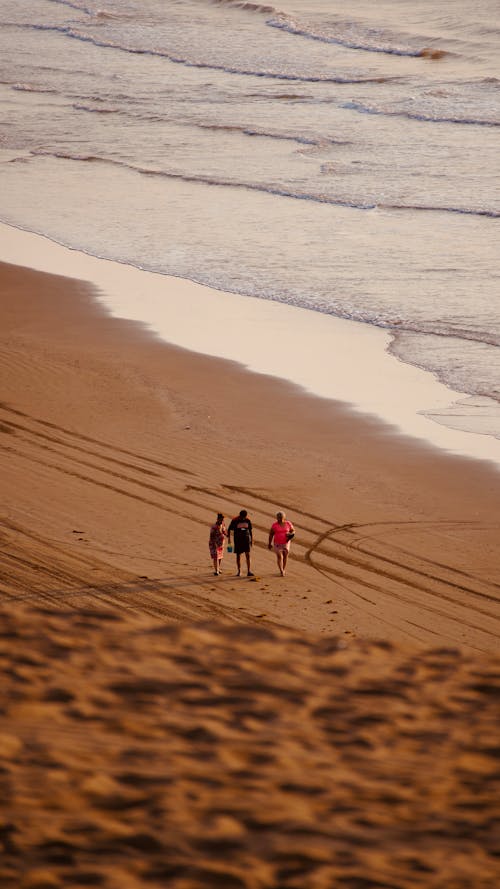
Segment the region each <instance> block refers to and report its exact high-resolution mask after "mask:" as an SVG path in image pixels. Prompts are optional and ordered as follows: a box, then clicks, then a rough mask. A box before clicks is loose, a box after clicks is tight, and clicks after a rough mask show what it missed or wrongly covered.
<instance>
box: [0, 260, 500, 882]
mask: <svg viewBox="0 0 500 889" xmlns="http://www.w3.org/2000/svg"><path fill="white" fill-rule="evenodd" d="M0 271H1V279H0V280H1V288H2V289H1V302H0V313H1V314H0V320H1V324H0V330H1V334H0V335H1V371H0V373H1V379H2V396H1V399H2V403H1V405H0V444H1V447H2V463H1V475H0V480H1V504H2V505H1V523H0V535H1V537H0V607H1V609H2V624H1V626H2V635H1V642H2V646H3V652H4V657H5V662H4V677H5V681H4V683H3V688H2V700H1V701H0V758H1V760H2V771H1V772H0V775H1V780H2V782H3V790H2V797H3V800H4V801H6V805H4V807H3V809H2V810H1V811H0V827H1V830H0V842H3V845H4V860H3V864H2V865H1V867H2V868H3V873H2V877H3V882H2V885H5V886H6V887H7V886H8V887H9V889H10V887H12V889H17V887H22V889H52V887H56V886H57V887H59V886H61V887H66V886H78V887H80V886H84V885H98V886H103V887H106V889H129V887H130V889H139V887H141V889H142V887H145V886H153V887H155V886H157V887H162V886H173V887H175V889H188V887H191V886H193V887H200V889H201V887H212V886H213V887H229V889H232V887H236V889H238V887H248V889H254V887H255V889H257V887H270V889H271V887H276V889H278V887H287V886H294V887H299V889H316V887H318V889H320V887H325V889H326V887H333V886H340V887H349V889H365V887H371V886H373V887H375V886H378V887H385V886H387V887H390V886H393V887H408V889H410V887H413V886H417V887H418V886H428V887H431V886H432V887H436V889H438V887H442V886H446V887H471V889H472V887H474V889H478V887H481V889H482V887H491V889H493V887H494V886H496V885H497V877H498V858H495V856H494V848H493V842H494V838H493V809H494V807H495V803H496V801H497V800H498V791H497V795H496V796H495V791H494V785H493V783H492V776H493V766H494V757H495V756H496V757H498V734H497V736H496V740H495V734H494V733H495V717H498V708H495V698H494V696H493V692H494V683H493V675H494V671H495V667H496V668H497V669H498V661H495V659H494V657H493V653H494V652H495V651H498V635H499V626H500V621H499V609H498V598H499V590H500V572H499V566H500V556H499V549H498V530H499V527H500V498H499V496H498V494H499V480H500V475H499V473H498V472H496V471H494V470H492V469H491V468H490V467H489V466H488V465H487V464H483V463H480V462H479V461H472V460H471V461H468V460H465V459H459V458H456V457H453V458H452V457H448V456H447V455H445V454H443V453H441V452H438V451H436V450H434V449H432V448H430V447H429V448H426V447H421V446H416V445H415V444H414V443H412V442H411V441H410V440H408V439H403V438H401V437H398V436H396V435H394V434H390V432H389V431H388V430H387V429H386V428H385V427H384V426H382V425H381V424H379V423H377V422H375V421H373V420H370V419H364V418H363V417H360V416H359V415H358V414H355V413H353V412H352V411H350V410H349V409H348V408H347V407H345V406H343V405H340V404H335V403H332V402H327V401H323V400H321V399H318V398H314V397H311V396H307V395H304V394H303V393H301V392H300V391H299V390H297V389H296V388H294V387H293V386H291V385H288V384H285V383H283V382H280V381H279V380H276V379H274V378H269V377H264V376H258V375H253V374H250V373H248V372H246V371H245V370H243V369H242V368H240V367H239V366H238V365H235V364H231V363H229V362H225V361H221V360H217V359H213V358H206V357H203V356H199V355H194V354H191V353H189V352H185V351H183V350H181V349H178V348H174V347H169V346H166V345H165V344H163V343H162V342H160V341H159V340H155V339H153V338H152V337H151V336H150V335H149V334H147V333H146V332H145V331H143V330H141V329H140V328H138V327H137V325H135V324H133V323H130V322H125V321H119V320H116V319H113V318H111V317H110V316H108V315H107V314H106V313H105V311H104V309H103V308H102V307H100V306H99V305H98V304H97V303H96V302H95V300H94V298H93V294H92V291H91V289H90V288H89V287H88V285H85V284H84V283H75V282H73V281H69V280H67V279H65V278H59V277H56V276H52V275H47V274H41V273H39V272H33V271H30V270H26V269H22V268H19V267H15V266H8V265H2V266H1V267H0ZM241 507H245V508H247V509H248V511H249V513H250V515H251V518H252V520H253V522H254V528H255V541H256V542H255V547H254V551H253V570H254V571H255V573H256V577H255V578H251V579H248V578H246V577H244V578H241V579H238V578H236V577H235V576H234V562H233V561H232V559H233V558H234V557H229V556H226V559H225V561H224V573H223V574H222V576H221V577H217V578H215V577H214V576H213V573H212V566H211V562H210V557H209V553H208V545H207V544H208V529H209V526H210V524H211V523H212V521H213V520H214V517H215V514H216V513H217V511H219V510H221V511H223V512H225V514H226V515H227V516H228V517H230V516H231V515H233V514H235V513H236V512H237V511H238V510H239V509H240V508H241ZM278 507H281V508H282V509H285V510H286V512H287V514H288V517H289V518H290V519H291V520H292V521H293V522H294V525H295V527H296V531H297V536H296V540H295V541H294V543H293V545H292V553H291V559H290V562H289V572H288V574H287V576H286V578H281V577H279V576H278V573H277V569H276V564H275V560H274V557H273V556H272V555H271V554H270V553H268V551H267V530H268V527H269V525H270V523H271V521H272V520H273V516H274V513H275V511H276V509H277V508H278ZM53 608H56V609H58V611H57V613H56V614H51V613H50V609H53ZM40 609H42V610H40ZM43 609H46V610H43ZM47 609H48V610H47ZM200 621H201V622H203V623H204V627H202V628H200V627H197V626H196V625H195V624H196V622H200ZM179 624H182V626H179ZM221 624H222V626H221ZM166 625H171V626H166ZM322 637H323V638H322ZM334 637H335V638H334ZM374 639H375V640H377V639H378V640H383V642H384V644H382V645H381V644H378V643H376V642H373V641H369V640H374ZM339 640H341V641H339ZM344 646H347V647H344ZM393 646H395V647H393ZM155 683H156V684H155ZM496 731H497V732H498V723H497V724H496ZM292 853H293V854H292ZM495 864H496V869H495Z"/></svg>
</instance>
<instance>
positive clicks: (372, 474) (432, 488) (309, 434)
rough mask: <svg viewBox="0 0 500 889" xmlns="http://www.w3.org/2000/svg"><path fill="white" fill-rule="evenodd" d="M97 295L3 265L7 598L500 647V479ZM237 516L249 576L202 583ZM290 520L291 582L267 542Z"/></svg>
mask: <svg viewBox="0 0 500 889" xmlns="http://www.w3.org/2000/svg"><path fill="white" fill-rule="evenodd" d="M94 296H95V294H94V292H93V291H92V288H91V287H89V285H86V284H85V283H83V282H75V281H72V280H69V279H67V278H62V277H57V276H50V275H46V274H41V273H39V272H35V271H30V270H29V269H23V268H19V267H15V266H9V265H4V266H2V302H1V311H2V324H1V330H2V383H3V386H2V406H1V416H0V421H1V436H2V448H3V455H4V457H3V461H2V533H3V543H4V545H3V547H2V572H1V575H2V579H1V590H2V595H3V597H5V598H6V599H10V598H12V597H15V598H21V599H25V598H26V597H30V598H31V599H32V600H33V601H37V600H38V599H42V600H44V601H47V600H50V601H51V602H57V603H58V604H62V605H64V606H65V607H70V608H74V607H87V606H88V605H89V604H90V603H92V604H94V605H95V604H96V602H100V603H101V604H103V605H107V607H113V608H120V609H125V610H126V611H128V612H135V613H139V614H142V613H147V614H150V615H154V616H157V617H158V618H160V619H162V620H164V621H167V622H169V621H177V620H179V619H183V618H185V619H189V620H192V619H202V620H206V619H212V618H223V619H225V620H229V621H238V622H245V623H247V622H266V623H270V624H279V625H285V626H289V627H292V628H295V629H300V630H307V631H312V632H315V633H320V634H330V633H342V634H345V635H346V637H347V636H349V637H354V636H362V637H367V636H368V637H375V638H384V639H389V640H391V641H396V642H402V643H404V644H405V645H411V646H423V645H424V646H425V645H428V644H432V645H433V644H439V645H442V644H445V645H448V644H452V645H455V644H460V645H461V646H464V647H465V648H466V649H467V650H471V651H480V652H488V651H494V650H495V649H496V648H497V645H498V628H499V623H498V589H499V563H500V556H499V553H498V546H497V540H498V527H499V524H500V505H499V503H500V500H499V497H498V487H499V476H498V472H496V471H495V470H494V469H490V468H489V466H488V464H486V463H481V462H480V461H474V460H465V459H464V460H463V459H460V458H457V457H449V456H447V455H446V454H445V453H443V452H441V451H438V450H436V449H434V448H432V447H425V446H420V445H419V444H418V443H415V442H414V441H413V440H411V439H409V438H404V437H402V436H397V435H394V434H393V433H391V430H388V428H387V427H384V425H383V424H380V423H377V422H376V421H375V420H373V419H372V418H364V417H362V416H361V415H360V414H359V413H356V412H354V411H352V410H350V409H349V407H348V406H344V405H342V404H337V403H335V402H331V401H326V400H324V399H321V398H314V397H312V396H308V395H306V394H304V393H303V392H301V391H300V390H299V389H297V388H296V387H294V386H292V385H290V384H287V383H285V382H282V381H280V380H277V379H275V378H272V377H268V376H263V375H256V374H251V373H248V372H247V371H245V370H244V369H243V368H242V367H240V366H238V365H237V364H234V363H231V362H227V361H223V360H217V359H215V358H211V357H205V356H201V355H196V354H194V353H191V352H187V351H185V350H182V349H179V348H176V347H172V346H168V345H166V344H164V343H163V342H161V341H159V340H158V339H155V338H154V337H152V336H151V335H150V334H148V332H147V331H145V330H144V329H143V328H142V327H140V326H139V325H137V324H134V323H132V322H127V321H122V320H119V319H116V318H112V317H111V316H110V315H109V314H108V313H107V312H106V311H105V310H104V309H103V307H102V306H101V305H100V304H99V303H98V302H97V301H96V300H95V298H94ZM242 507H244V508H246V509H247V510H248V511H249V514H250V516H251V518H252V520H253V523H254V527H255V547H254V552H253V569H254V572H255V574H256V578H257V579H256V580H255V581H251V580H247V579H246V578H244V579H237V578H235V576H234V573H235V571H234V569H235V566H234V557H230V556H226V559H225V561H224V566H223V567H224V573H223V574H222V576H221V577H219V578H214V577H213V575H212V571H211V563H210V559H209V554H208V546H207V539H208V529H209V526H210V524H211V523H212V521H213V520H214V517H215V514H216V513H217V511H219V510H220V511H222V512H223V513H224V514H225V515H226V516H227V517H228V518H230V517H231V516H232V515H234V514H236V513H237V512H238V511H239V509H240V508H242ZM278 508H281V509H284V510H285V511H286V512H287V514H288V516H289V518H290V519H291V520H292V521H293V522H294V524H295V526H296V528H297V536H296V540H295V541H294V543H293V546H292V552H291V560H290V564H289V572H288V575H287V577H286V578H284V579H283V578H281V577H279V576H277V570H276V564H275V561H274V557H273V555H272V554H270V553H269V552H268V551H267V531H268V528H269V526H270V524H271V522H272V520H273V517H274V514H275V512H276V510H277V509H278Z"/></svg>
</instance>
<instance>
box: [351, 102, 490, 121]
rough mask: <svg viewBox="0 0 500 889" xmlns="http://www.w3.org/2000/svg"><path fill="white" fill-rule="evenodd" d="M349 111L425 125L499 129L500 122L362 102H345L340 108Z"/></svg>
mask: <svg viewBox="0 0 500 889" xmlns="http://www.w3.org/2000/svg"><path fill="white" fill-rule="evenodd" d="M340 107H341V108H346V109H347V110H349V111H358V112H359V113H360V114H380V115H384V116H386V117H406V118H408V119H409V120H421V121H423V122H424V123H452V124H467V125H468V126H477V127H498V126H500V120H490V119H486V118H481V117H457V116H456V115H454V116H449V117H437V116H434V115H431V114H425V113H424V112H423V111H407V110H404V111H403V110H399V109H398V110H391V109H387V108H376V107H375V106H374V105H365V104H363V103H361V102H352V101H351V102H343V103H342V104H341V106H340Z"/></svg>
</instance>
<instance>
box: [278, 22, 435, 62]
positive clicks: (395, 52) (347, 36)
mask: <svg viewBox="0 0 500 889" xmlns="http://www.w3.org/2000/svg"><path fill="white" fill-rule="evenodd" d="M266 24H267V25H269V27H272V28H279V29H280V30H282V31H286V32H287V33H289V34H295V35H297V36H299V37H305V38H307V39H309V40H317V41H319V42H320V43H329V44H336V45H338V46H343V47H345V48H346V49H354V50H358V51H362V52H376V53H383V54H385V55H391V56H409V57H410V58H419V57H420V58H430V59H440V58H443V56H445V55H449V53H447V52H446V51H445V50H441V49H437V48H433V47H431V46H427V45H426V44H428V43H429V42H430V41H429V40H428V39H427V38H421V39H420V45H419V46H418V47H416V46H411V45H410V44H409V43H407V44H406V45H405V46H401V45H399V46H398V45H397V40H398V37H397V36H396V35H392V34H388V33H386V34H385V35H384V36H385V37H386V41H385V42H384V43H382V42H381V36H382V35H381V32H380V30H377V31H373V30H369V29H364V28H362V26H359V25H358V26H354V25H353V24H352V23H351V22H349V23H346V24H343V23H338V24H336V26H335V27H333V28H325V27H324V26H323V29H322V30H319V29H317V28H316V27H315V26H314V25H312V24H309V23H307V22H302V23H299V22H296V21H295V20H294V19H293V18H291V16H289V15H287V14H285V13H278V14H277V15H276V17H275V18H272V19H269V20H268V21H267V23H266ZM356 31H357V34H356ZM415 39H416V38H413V40H415ZM422 43H423V44H424V46H423V47H422Z"/></svg>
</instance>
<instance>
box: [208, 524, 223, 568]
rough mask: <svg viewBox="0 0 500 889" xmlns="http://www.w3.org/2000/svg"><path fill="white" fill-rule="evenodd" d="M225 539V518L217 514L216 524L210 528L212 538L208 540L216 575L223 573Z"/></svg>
mask: <svg viewBox="0 0 500 889" xmlns="http://www.w3.org/2000/svg"><path fill="white" fill-rule="evenodd" d="M225 537H227V531H226V526H225V524H224V516H223V515H222V513H221V512H219V513H217V519H216V521H215V524H213V525H212V527H211V528H210V537H209V538H208V548H209V550H210V555H211V556H212V561H213V563H214V574H220V572H221V564H222V559H223V558H224V538H225Z"/></svg>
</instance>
